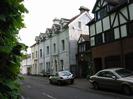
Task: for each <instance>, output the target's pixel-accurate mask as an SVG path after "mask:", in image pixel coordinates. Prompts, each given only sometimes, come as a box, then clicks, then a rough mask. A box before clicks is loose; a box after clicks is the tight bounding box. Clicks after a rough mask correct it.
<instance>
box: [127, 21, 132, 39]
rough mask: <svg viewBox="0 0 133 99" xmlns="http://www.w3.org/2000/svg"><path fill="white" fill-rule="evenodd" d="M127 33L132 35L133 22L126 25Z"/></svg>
mask: <svg viewBox="0 0 133 99" xmlns="http://www.w3.org/2000/svg"><path fill="white" fill-rule="evenodd" d="M127 30H128V35H129V36H133V22H132V23H129V24H128V25H127Z"/></svg>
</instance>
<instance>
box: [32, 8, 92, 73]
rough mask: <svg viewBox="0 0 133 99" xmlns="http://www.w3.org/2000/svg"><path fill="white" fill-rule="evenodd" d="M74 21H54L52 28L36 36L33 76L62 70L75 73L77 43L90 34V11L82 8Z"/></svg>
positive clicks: (33, 53)
mask: <svg viewBox="0 0 133 99" xmlns="http://www.w3.org/2000/svg"><path fill="white" fill-rule="evenodd" d="M79 10H80V14H78V15H76V16H75V17H73V18H72V19H65V18H61V19H54V20H53V25H52V27H51V28H47V29H46V32H45V33H40V35H39V36H36V38H35V41H36V43H35V44H34V45H32V46H31V52H32V74H37V75H38V74H41V73H44V74H46V75H49V74H53V73H55V72H57V71H60V70H69V71H72V72H75V71H76V70H75V68H76V53H77V41H78V39H79V36H80V34H89V31H88V26H86V24H87V23H88V22H89V21H90V20H91V17H90V15H89V9H87V8H85V7H80V9H79Z"/></svg>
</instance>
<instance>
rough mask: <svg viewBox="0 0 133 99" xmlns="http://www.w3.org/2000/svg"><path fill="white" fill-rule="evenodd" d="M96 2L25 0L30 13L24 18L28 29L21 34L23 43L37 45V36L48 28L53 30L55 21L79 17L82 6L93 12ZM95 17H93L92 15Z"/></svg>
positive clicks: (94, 0) (92, 0) (93, 0)
mask: <svg viewBox="0 0 133 99" xmlns="http://www.w3.org/2000/svg"><path fill="white" fill-rule="evenodd" d="M95 2H96V0H25V1H24V5H25V7H26V8H27V9H28V11H29V13H28V14H25V15H24V16H25V17H24V23H25V26H26V28H23V29H21V30H20V32H19V36H20V38H21V42H22V43H24V44H26V45H27V46H29V47H30V46H31V45H33V44H34V43H35V36H39V34H40V33H45V30H46V28H51V26H52V24H53V19H55V18H58V19H60V18H67V19H71V18H72V17H74V16H76V15H78V14H79V13H80V12H79V10H78V9H79V8H80V6H85V7H87V8H89V9H90V14H91V11H92V9H93V7H94V4H95ZM91 16H92V17H93V15H92V14H91Z"/></svg>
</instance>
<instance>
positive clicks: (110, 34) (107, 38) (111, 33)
mask: <svg viewBox="0 0 133 99" xmlns="http://www.w3.org/2000/svg"><path fill="white" fill-rule="evenodd" d="M104 38H105V42H111V41H113V40H114V31H113V30H108V31H106V32H105V34H104Z"/></svg>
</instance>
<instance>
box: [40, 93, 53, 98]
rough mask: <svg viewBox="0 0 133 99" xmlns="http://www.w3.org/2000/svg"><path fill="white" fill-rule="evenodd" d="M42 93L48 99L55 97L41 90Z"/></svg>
mask: <svg viewBox="0 0 133 99" xmlns="http://www.w3.org/2000/svg"><path fill="white" fill-rule="evenodd" d="M42 95H44V96H47V97H48V98H50V99H56V98H55V97H53V96H51V95H49V94H47V93H45V92H43V93H42Z"/></svg>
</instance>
